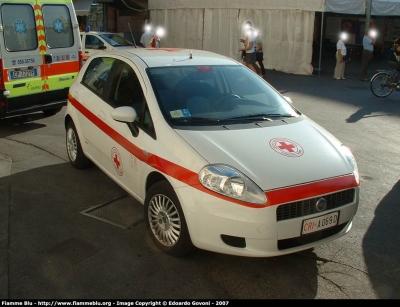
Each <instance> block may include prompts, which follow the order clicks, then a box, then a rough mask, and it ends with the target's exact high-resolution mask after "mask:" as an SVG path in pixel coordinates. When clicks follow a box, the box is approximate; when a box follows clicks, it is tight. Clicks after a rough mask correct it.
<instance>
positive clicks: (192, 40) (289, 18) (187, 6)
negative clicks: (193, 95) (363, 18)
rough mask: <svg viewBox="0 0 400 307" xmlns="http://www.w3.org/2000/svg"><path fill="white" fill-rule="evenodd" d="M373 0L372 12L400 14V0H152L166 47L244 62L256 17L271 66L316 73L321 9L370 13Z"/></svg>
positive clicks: (154, 20)
mask: <svg viewBox="0 0 400 307" xmlns="http://www.w3.org/2000/svg"><path fill="white" fill-rule="evenodd" d="M368 1H372V2H371V14H372V15H400V0H246V1H243V0H148V8H149V11H150V20H151V23H152V25H153V27H156V26H162V27H164V29H165V36H164V38H163V39H162V46H163V47H177V48H178V47H179V48H192V49H203V50H209V51H212V52H216V53H219V54H223V55H226V56H229V57H231V58H233V59H236V60H238V61H239V60H240V52H239V51H238V49H239V47H242V44H241V43H240V42H239V38H243V37H244V36H245V33H244V29H243V25H244V23H245V22H246V21H251V22H252V24H253V27H254V28H255V29H257V30H259V31H260V37H261V39H262V40H263V47H264V48H263V49H264V66H265V68H267V69H276V70H279V71H283V72H287V73H294V74H301V75H311V74H312V73H313V66H312V53H313V37H314V20H315V12H322V13H324V12H334V13H341V14H358V15H364V14H365V13H366V7H367V2H368ZM321 36H322V25H321ZM320 56H321V55H320Z"/></svg>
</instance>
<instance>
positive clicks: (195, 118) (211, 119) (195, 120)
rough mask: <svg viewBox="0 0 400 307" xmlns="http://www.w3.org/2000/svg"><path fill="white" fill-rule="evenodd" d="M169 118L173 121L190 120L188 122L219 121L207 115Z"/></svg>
mask: <svg viewBox="0 0 400 307" xmlns="http://www.w3.org/2000/svg"><path fill="white" fill-rule="evenodd" d="M171 120H174V121H190V122H207V123H219V122H220V120H219V119H216V118H209V117H196V116H192V117H172V118H171Z"/></svg>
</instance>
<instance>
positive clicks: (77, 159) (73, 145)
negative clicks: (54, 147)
mask: <svg viewBox="0 0 400 307" xmlns="http://www.w3.org/2000/svg"><path fill="white" fill-rule="evenodd" d="M66 145H67V153H68V158H69V161H70V162H71V164H72V166H73V167H75V168H78V169H83V168H86V167H88V166H89V165H90V160H89V159H88V158H87V157H86V156H85V154H84V153H83V150H82V146H81V142H80V140H79V136H78V133H77V132H76V128H75V125H74V123H73V122H72V121H71V122H69V123H68V125H67V133H66Z"/></svg>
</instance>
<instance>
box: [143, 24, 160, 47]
mask: <svg viewBox="0 0 400 307" xmlns="http://www.w3.org/2000/svg"><path fill="white" fill-rule="evenodd" d="M163 35H164V29H162V28H160V27H158V28H157V30H156V33H155V34H154V35H153V36H152V37H150V40H149V45H148V46H147V47H148V48H160V41H161V37H162V36H163Z"/></svg>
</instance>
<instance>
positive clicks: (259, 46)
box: [255, 31, 265, 77]
mask: <svg viewBox="0 0 400 307" xmlns="http://www.w3.org/2000/svg"><path fill="white" fill-rule="evenodd" d="M255 37H256V70H257V72H258V69H257V63H258V65H259V66H260V68H261V73H260V76H261V77H265V67H264V63H263V61H264V52H263V42H262V39H261V38H260V32H259V31H256V33H255Z"/></svg>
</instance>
